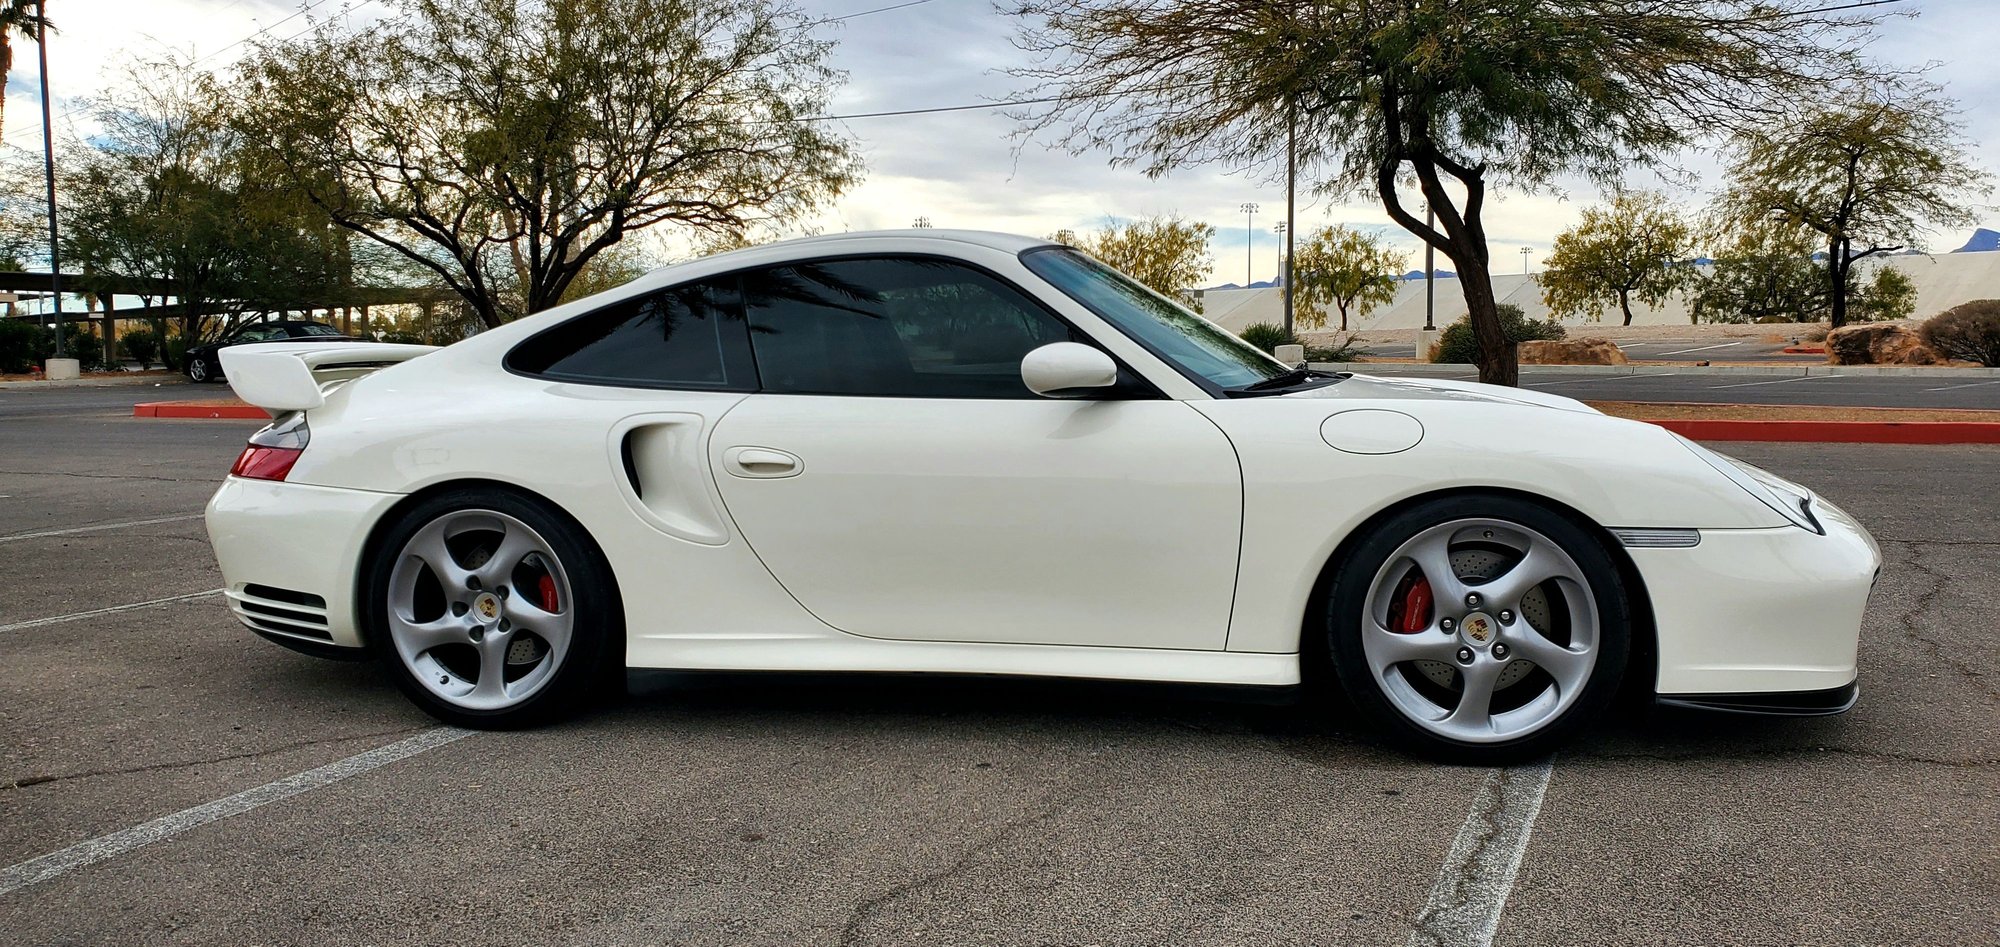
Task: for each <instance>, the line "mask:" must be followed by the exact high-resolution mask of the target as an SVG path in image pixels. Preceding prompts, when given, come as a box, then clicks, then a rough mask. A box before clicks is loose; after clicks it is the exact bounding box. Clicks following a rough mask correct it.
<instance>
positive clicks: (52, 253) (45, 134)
mask: <svg viewBox="0 0 2000 947" xmlns="http://www.w3.org/2000/svg"><path fill="white" fill-rule="evenodd" d="M35 55H36V56H39V57H40V58H41V67H42V173H43V180H44V181H45V182H47V184H48V189H49V303H50V305H52V306H53V307H54V308H55V316H56V357H57V358H61V357H63V311H62V259H61V256H60V254H58V253H57V249H56V244H57V240H56V139H55V134H56V132H55V126H54V125H53V124H52V122H51V120H50V118H49V5H48V3H47V0H38V2H37V3H36V4H35Z"/></svg>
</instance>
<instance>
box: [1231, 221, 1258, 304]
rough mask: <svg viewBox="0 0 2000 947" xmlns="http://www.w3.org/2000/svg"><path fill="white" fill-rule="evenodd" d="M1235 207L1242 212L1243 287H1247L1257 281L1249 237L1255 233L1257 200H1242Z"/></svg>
mask: <svg viewBox="0 0 2000 947" xmlns="http://www.w3.org/2000/svg"><path fill="white" fill-rule="evenodd" d="M1236 209H1237V210H1240V211H1242V212H1243V288H1244V289H1249V288H1250V284H1251V283H1254V282H1256V281H1257V277H1256V267H1255V265H1254V264H1253V263H1252V262H1251V256H1250V238H1251V237H1254V236H1256V234H1257V223H1256V221H1257V202H1256V201H1244V202H1243V205H1242V206H1240V207H1238V208H1236Z"/></svg>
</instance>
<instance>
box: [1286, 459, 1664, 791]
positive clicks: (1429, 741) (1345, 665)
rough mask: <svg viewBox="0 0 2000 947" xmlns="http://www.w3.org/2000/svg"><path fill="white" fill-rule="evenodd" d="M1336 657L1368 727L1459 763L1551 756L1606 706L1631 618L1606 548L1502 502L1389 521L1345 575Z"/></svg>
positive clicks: (1541, 511)
mask: <svg viewBox="0 0 2000 947" xmlns="http://www.w3.org/2000/svg"><path fill="white" fill-rule="evenodd" d="M1327 606H1328V610H1327V613H1326V616H1325V617H1326V626H1325V627H1326V632H1327V636H1328V638H1327V646H1328V652H1329V654H1330V655H1331V657H1332V660H1333V664H1334V670H1335V672H1336V673H1337V674H1338V676H1339V678H1340V680H1341V683H1342V685H1343V688H1344V689H1345V690H1346V692H1347V693H1348V695H1349V697H1350V698H1351V699H1352V701H1353V703H1354V704H1355V706H1356V707H1357V708H1358V709H1359V710H1360V711H1361V713H1362V714H1363V716H1365V717H1367V718H1369V720H1370V721H1371V722H1373V723H1374V724H1375V725H1376V728H1377V729H1378V730H1379V731H1380V732H1381V733H1383V734H1385V735H1387V736H1388V737H1389V738H1390V739H1391V740H1393V741H1394V742H1396V743H1399V744H1402V745H1403V746H1405V747H1408V748H1410V749H1412V750H1415V751H1417V752H1420V753H1424V754H1425V755H1429V756H1433V757H1438V758H1442V759H1446V760H1449V761H1452V762H1459V763H1479V764H1497V763H1506V762H1511V761H1515V760H1521V759H1527V758H1531V757H1535V756H1539V755H1541V754H1543V753H1546V752H1548V751H1549V750H1551V749H1553V748H1554V747H1555V746H1556V745H1557V744H1558V743H1559V742H1560V741H1562V740H1563V739H1564V738H1565V737H1567V736H1568V734H1569V733H1570V732H1571V731H1573V730H1575V729H1576V727H1577V726H1579V725H1580V724H1582V723H1583V722H1584V721H1586V720H1588V719H1590V718H1592V717H1596V716H1598V715H1599V714H1601V713H1602V712H1603V711H1604V709H1605V708H1606V707H1607V706H1608V705H1609V704H1610V702H1611V699H1612V697H1613V695H1614V694H1615V692H1616V691H1617V689H1618V684H1619V681H1620V679H1621V678H1622V676H1623V675H1624V671H1625V662H1626V655H1627V653H1628V651H1629V649H1630V639H1631V633H1630V626H1631V616H1630V605H1629V604H1628V601H1627V598H1626V596H1625V592H1624V589H1623V587H1622V585H1621V583H1620V582H1619V577H1618V570H1617V568H1616V567H1615V566H1614V565H1613V563H1612V559H1611V553H1610V551H1609V550H1608V549H1607V548H1606V546H1605V544H1604V542H1603V541H1602V540H1600V539H1599V538H1598V537H1597V536H1596V535H1595V533H1594V532H1593V531H1592V530H1590V529H1589V528H1587V527H1586V526H1585V525H1583V524H1579V523H1577V522H1575V521H1574V520H1572V519H1571V518H1569V517H1567V516H1565V515H1563V514H1560V513H1557V512H1555V511H1553V510H1550V509H1548V508H1545V507H1543V506H1541V505H1539V504H1536V503H1533V502H1530V501H1527V500H1523V499H1519V498H1515V497H1506V496H1485V495H1466V496H1457V497H1450V498H1445V499H1440V500H1435V501H1431V502H1428V503H1424V504H1421V505H1418V506H1416V507H1413V508H1411V509H1408V510H1405V511H1403V512H1401V513H1399V514H1396V515H1395V516H1392V517H1391V518H1390V519H1389V520H1388V521H1387V522H1385V523H1383V524H1382V525H1381V526H1380V527H1379V528H1378V529H1376V530H1375V531H1374V532H1373V534H1372V535H1370V536H1368V537H1367V538H1366V539H1364V540H1363V541H1362V542H1361V543H1360V544H1359V545H1358V546H1357V547H1356V548H1355V549H1354V551H1353V554H1352V555H1349V556H1348V557H1346V559H1345V561H1344V562H1343V563H1341V564H1340V566H1339V571H1338V573H1337V574H1336V576H1335V578H1334V581H1333V584H1332V591H1331V594H1330V595H1329V596H1328V599H1327Z"/></svg>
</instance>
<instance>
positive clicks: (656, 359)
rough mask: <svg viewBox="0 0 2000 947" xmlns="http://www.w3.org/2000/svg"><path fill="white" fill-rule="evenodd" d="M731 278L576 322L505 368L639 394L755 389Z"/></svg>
mask: <svg viewBox="0 0 2000 947" xmlns="http://www.w3.org/2000/svg"><path fill="white" fill-rule="evenodd" d="M735 282H736V281H735V278H734V277H724V278H722V279H718V280H711V281H708V282H701V283H690V284H688V285H686V286H676V287H674V288H672V289H666V290H661V291H660V292H657V293H653V294H650V295H646V296H638V297H634V298H632V299H628V300H625V301H623V302H619V303H614V304H613V305H610V306H607V307H605V308H603V309H600V310H597V311H596V312H592V313H588V314H586V315H582V316H578V317H577V318H575V319H571V320H569V321H568V322H565V323H563V324H561V325H559V326H556V327H555V328H553V329H550V330H548V331H546V332H543V333H542V334H540V335H537V336H535V337H533V338H531V339H529V340H528V341H526V342H523V343H521V344H520V345H519V346H517V347H516V348H515V349H514V351H513V352H511V353H509V354H508V356H507V366H508V367H509V368H512V369H513V370H515V371H517V372H522V373H524V374H529V375H540V376H542V377H545V378H553V379H558V380H562V381H579V382H587V383H591V384H600V385H624V386H630V387H639V388H720V389H731V390H742V391H749V390H752V389H754V388H756V386H757V383H756V374H755V370H754V369H753V368H752V366H751V364H750V357H749V349H748V343H747V342H745V341H744V338H743V315H742V310H741V309H740V308H739V307H738V306H737V304H736V290H735Z"/></svg>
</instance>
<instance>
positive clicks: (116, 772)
mask: <svg viewBox="0 0 2000 947" xmlns="http://www.w3.org/2000/svg"><path fill="white" fill-rule="evenodd" d="M426 729H429V727H428V726H426V725H419V726H413V727H398V728H396V729H394V730H373V731H369V732H367V733H352V734H347V735H345V736H337V737H323V738H321V739H318V740H304V741H301V742H298V743H287V744H285V745H283V746H274V747H271V748H269V749H264V750H253V751H251V752H248V753H225V754H222V755H220V756H210V757H203V758H202V759H198V760H176V761H174V762H171V763H148V764H146V765H144V766H124V767H113V768H109V769H90V770H80V771H78V772H74V773H57V774H41V775H34V776H23V777H20V778H18V779H13V780H9V781H8V782H6V783H0V792H8V791H11V790H20V789H27V788H29V787H32V786H46V785H48V784H50V783H59V782H64V781H67V780H72V779H89V778H91V777H93V776H125V775H130V774H133V773H157V772H161V771H164V770H175V769H189V768H192V767H196V766H208V765H212V764H215V763H230V762H234V761H236V760H252V759H259V758H261V757H266V756H276V755H277V754H279V753H288V752H290V751H292V750H302V749H305V748H307V747H314V746H325V745H327V744H331V743H346V742H350V741H353V740H368V739H373V738H376V737H390V736H400V735H403V734H408V733H415V732H417V731H419V730H426Z"/></svg>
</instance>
